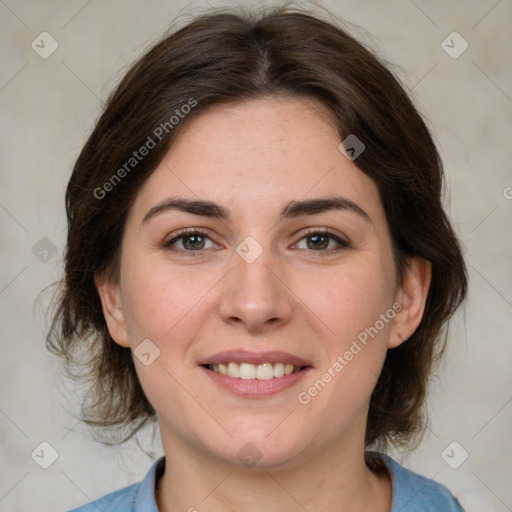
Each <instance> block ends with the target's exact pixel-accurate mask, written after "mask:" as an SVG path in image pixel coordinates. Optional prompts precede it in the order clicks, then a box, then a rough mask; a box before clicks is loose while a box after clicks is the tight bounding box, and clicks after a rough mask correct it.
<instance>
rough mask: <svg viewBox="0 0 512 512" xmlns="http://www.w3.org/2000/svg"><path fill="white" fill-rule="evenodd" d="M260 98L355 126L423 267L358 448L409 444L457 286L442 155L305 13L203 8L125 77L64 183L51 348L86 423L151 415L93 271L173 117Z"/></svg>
mask: <svg viewBox="0 0 512 512" xmlns="http://www.w3.org/2000/svg"><path fill="white" fill-rule="evenodd" d="M268 95H288V96H298V97H310V98H315V99H317V100H319V101H320V102H322V103H323V104H324V105H325V106H326V107H327V108H328V110H329V111H330V112H331V113H332V114H333V115H334V118H335V119H336V122H337V127H338V129H339V134H340V137H341V139H340V140H343V139H344V138H345V137H347V136H348V135H349V134H355V135H356V136H357V138H358V139H360V140H361V141H363V142H364V144H365V146H366V149H365V151H364V152H363V153H362V154H361V155H360V156H359V157H358V158H357V160H356V161H355V163H356V165H357V166H358V167H359V168H360V169H361V171H363V172H364V173H366V174H367V175H368V176H370V177H371V178H372V179H373V180H374V182H375V183H376V184H377V186H378V189H379V192H380V197H381V200H382V203H383V206H384V209H385V212H386V216H387V221H388V223H389V227H390V232H391V238H392V244H393V249H394V260H395V265H396V270H397V279H398V281H399V282H400V281H401V280H402V278H403V274H404V268H405V265H406V264H407V256H410V255H418V256H420V257H422V258H425V259H426V260H428V261H430V262H431V268H432V281H431V286H430V290H429V293H428V298H427V303H426V308H425V312H424V316H423V319H422V321H421V324H420V325H419V327H418V328H417V330H416V331H415V333H414V334H413V335H412V336H411V337H410V338H409V340H407V341H406V342H404V343H402V344H401V345H400V346H398V347H397V348H395V349H392V350H388V353H387V357H386V360H385V363H384V367H383V370H382V373H381V375H380V377H379V380H378V382H377V385H376V387H375V389H374V391H373V394H372V397H371V403H370V409H369V415H368V422H367V430H366V446H367V447H368V446H370V445H372V446H376V447H379V448H381V449H383V448H386V447H387V445H388V444H389V442H392V443H394V444H396V445H403V446H406V445H407V444H408V443H410V442H411V441H412V440H414V439H415V438H416V437H420V436H419V435H417V434H421V432H423V407H422V405H423V403H424V400H425V395H426V389H427V384H428V379H429V375H430V374H431V372H432V370H433V368H434V367H435V365H436V363H437V362H438V359H439V357H440V355H441V354H442V352H443V350H444V347H445V343H446V336H447V329H446V322H447V320H448V319H449V318H450V316H451V315H452V314H453V313H454V311H455V310H456V309H457V307H458V306H459V305H460V304H461V303H462V301H463V299H464V297H465V294H466V289H467V275H466V268H465V264H464V261H463V257H462V254H461V250H460V245H459V242H458V240H457V237H456V235H455V233H454V231H453V229H452V227H451V225H450V223H449V221H448V219H447V216H446V214H445V212H444V210H443V207H442V202H441V200H442V197H441V196H442V191H443V190H442V187H443V171H442V164H441V161H440V157H439V155H438V152H437V150H436V147H435V144H434V142H433V140H432V137H431V135H430V133H429V131H428V129H427V127H426V125H425V123H424V121H423V120H422V118H421V116H420V115H419V114H418V112H417V110H416V109H415V107H414V105H413V104H412V102H411V100H410V99H409V97H408V95H407V94H406V92H405V91H404V89H403V88H402V86H401V85H400V83H399V81H398V80H397V78H395V76H394V75H393V74H392V73H391V72H390V71H389V70H388V69H387V67H386V66H384V65H383V64H381V63H380V61H379V60H378V59H377V58H376V56H375V55H374V54H373V53H372V52H371V51H369V50H367V49H366V48H365V47H364V46H363V45H362V44H361V43H359V42H358V41H356V40H355V39H354V38H353V37H351V36H350V35H348V34H347V33H346V31H344V30H343V29H341V28H339V27H338V26H336V25H335V24H333V23H332V22H330V21H324V20H323V19H321V18H320V17H318V16H316V15H311V14H309V13H307V12H305V11H300V10H299V11H297V10H292V9H289V8H278V9H274V10H272V11H269V12H267V13H263V14H259V15H254V14H248V13H246V12H240V11H234V12H232V11H225V12H221V13H219V12H216V13H212V14H205V15H203V16H200V17H198V18H196V19H194V20H192V22H190V23H189V24H187V25H186V26H184V27H182V28H181V29H179V30H177V31H175V32H174V33H172V34H171V35H169V36H168V37H166V38H164V39H163V40H161V41H160V42H158V43H156V44H155V45H154V46H153V47H152V48H151V49H150V50H149V51H148V52H146V53H145V54H144V55H143V56H142V58H140V60H139V61H138V62H136V63H135V64H134V65H133V67H132V68H131V69H130V70H129V71H128V72H127V73H126V75H125V76H124V78H123V79H122V81H121V82H120V84H119V85H118V87H117V89H116V90H115V91H114V92H113V94H112V95H111V96H110V98H109V99H108V101H107V104H106V106H105V108H104V111H103V113H102V115H101V117H100V118H99V120H98V122H97V124H96V126H95V128H94V130H93V132H92V134H91V135H90V137H89V139H88V140H87V142H86V144H85V146H84V148H83V150H82V152H81V153H80V155H79V157H78V160H77V162H76V164H75V166H74V169H73V173H72V176H71V178H70V181H69V184H68V187H67V192H66V212H67V219H68V238H67V251H66V255H65V275H64V278H63V281H62V283H61V287H60V293H59V295H58V297H57V299H56V300H55V307H56V310H55V312H54V316H53V322H52V326H51V330H50V332H49V335H48V340H47V344H48V347H49V348H50V349H51V350H53V351H54V352H56V353H58V354H60V355H63V356H64V357H65V359H66V363H67V368H68V370H69V371H70V372H71V373H72V374H73V375H75V376H81V377H82V378H84V379H86V382H87V383H88V385H89V386H90V387H89V393H88V394H87V396H86V397H85V400H84V404H83V407H82V413H83V419H84V420H85V421H86V422H88V423H90V424H93V425H97V426H103V427H114V426H115V427H118V428H122V429H123V430H122V431H123V432H124V434H125V435H124V438H125V439H126V438H128V437H130V436H131V435H132V434H133V433H135V432H136V431H137V430H138V429H139V428H140V427H141V426H142V425H143V424H144V423H146V422H147V421H148V420H151V419H152V418H154V416H155V411H154V409H153V407H152V406H151V404H150V403H149V401H148V400H147V398H146V396H145V395H144V392H143V390H142V388H141V386H140V383H139V381H138V378H137V375H136V372H135V367H134V364H133V360H132V355H131V352H130V350H129V349H127V348H123V347H120V346H119V345H117V344H116V343H114V342H113V340H112V338H111V336H110V334H109V332H108V329H107V325H106V322H105V319H104V316H103V312H102V307H101V303H100V299H99V296H98V293H97V290H96V288H95V284H94V281H93V277H94V275H95V274H99V273H102V272H107V273H109V274H110V275H111V276H115V275H116V274H117V265H118V263H119V259H120V243H121V240H122V236H123V227H124V223H125V219H126V216H127V212H128V210H129V208H130V205H131V204H132V203H133V201H134V198H135V196H136V194H137V192H138V190H139V189H140V188H141V185H142V184H143V183H144V181H145V180H147V179H148V177H149V176H150V174H151V173H152V172H153V171H154V169H155V168H156V167H157V165H158V164H159V162H160V161H161V159H162V158H163V156H164V154H165V153H166V152H167V151H168V149H169V147H170V145H171V144H172V141H173V139H174V137H175V136H176V133H178V132H179V130H180V128H181V127H182V126H183V124H184V123H186V122H188V121H189V120H190V119H192V118H194V117H195V116H197V115H199V114H200V113H201V112H203V111H204V110H205V109H207V108H208V107H209V106H211V105H214V104H222V103H226V102H235V101H242V100H247V99H250V98H254V97H259V96H268ZM186 104H188V105H189V106H190V107H191V108H188V109H185V108H184V107H183V106H184V105H186ZM185 112H188V114H187V115H186V116H185V115H180V114H184V113H185ZM172 116H174V118H175V119H174V121H172V120H171V117H172ZM178 117H179V120H178V121H177V122H176V120H177V119H178ZM158 127H160V131H158V132H157V133H158V134H159V136H158V137H157V136H155V130H157V128H158ZM162 127H163V128H162ZM164 128H165V129H164ZM148 137H149V138H151V139H152V140H153V139H154V140H153V142H155V143H156V144H155V145H154V147H151V149H150V151H148V152H147V154H146V156H144V158H141V159H140V160H139V159H137V160H136V161H135V160H134V161H131V160H130V159H131V158H133V153H134V151H136V150H137V149H138V148H141V147H143V146H145V145H146V146H149V145H150V144H149V139H148ZM156 139H158V140H156ZM127 162H130V165H129V166H127ZM132 164H133V165H132ZM121 169H124V171H125V172H122V171H121ZM116 176H117V177H116ZM108 183H110V185H109V184H108Z"/></svg>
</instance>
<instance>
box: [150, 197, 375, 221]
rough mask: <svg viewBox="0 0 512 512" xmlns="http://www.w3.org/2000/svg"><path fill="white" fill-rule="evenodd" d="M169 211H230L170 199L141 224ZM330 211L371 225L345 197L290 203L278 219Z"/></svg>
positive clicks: (214, 214)
mask: <svg viewBox="0 0 512 512" xmlns="http://www.w3.org/2000/svg"><path fill="white" fill-rule="evenodd" d="M170 210H178V211H181V212H185V213H191V214H193V215H200V216H202V217H211V218H215V219H222V220H228V219H229V218H230V217H231V215H230V211H229V210H228V209H227V208H224V207H223V206H220V205H218V204H216V203H214V202H212V201H203V200H199V199H184V198H174V197H170V198H167V199H165V200H164V201H162V202H160V203H158V204H157V205H155V206H153V207H152V208H150V209H149V210H148V212H147V213H146V215H145V216H144V218H143V219H142V224H145V223H147V222H148V221H149V220H150V219H152V218H153V217H155V216H156V215H158V214H160V213H163V212H167V211H170ZM330 210H346V211H350V212H353V213H356V214H357V215H359V216H360V217H362V218H363V219H364V220H365V221H367V222H369V223H370V224H371V223H372V220H371V218H370V216H369V215H368V214H367V213H366V212H365V211H364V210H363V209H362V208H361V207H360V206H359V205H358V204H356V203H354V201H351V200H350V199H347V198H345V197H327V198H320V199H307V200H305V201H290V202H289V203H287V204H286V205H285V206H284V208H283V209H282V210H281V214H280V219H281V220H283V219H287V218H294V217H300V216H303V215H316V214H318V213H323V212H327V211H330Z"/></svg>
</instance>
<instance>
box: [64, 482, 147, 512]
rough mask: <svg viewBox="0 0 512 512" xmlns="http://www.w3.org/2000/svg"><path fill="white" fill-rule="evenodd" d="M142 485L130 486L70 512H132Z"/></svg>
mask: <svg viewBox="0 0 512 512" xmlns="http://www.w3.org/2000/svg"><path fill="white" fill-rule="evenodd" d="M140 485H141V484H134V485H130V486H129V487H125V488H124V489H120V490H119V491H116V492H113V493H111V494H107V495H106V496H103V497H102V498H99V499H98V500H95V501H93V502H91V503H88V504H87V505H83V506H82V507H79V508H74V509H73V510H70V511H69V512H98V510H101V511H102V512H114V511H116V510H126V511H131V510H133V508H134V505H135V499H136V497H137V493H138V491H139V488H140Z"/></svg>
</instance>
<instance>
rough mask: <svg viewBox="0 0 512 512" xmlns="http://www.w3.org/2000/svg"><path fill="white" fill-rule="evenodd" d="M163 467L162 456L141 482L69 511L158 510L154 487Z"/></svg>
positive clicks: (135, 511) (146, 511)
mask: <svg viewBox="0 0 512 512" xmlns="http://www.w3.org/2000/svg"><path fill="white" fill-rule="evenodd" d="M164 469H165V458H164V457H162V458H161V459H158V460H157V461H156V462H155V463H154V464H153V465H152V466H151V468H150V470H149V471H148V473H147V474H146V476H145V478H144V480H143V481H142V482H140V483H138V484H134V485H130V486H129V487H125V488H124V489H120V490H119V491H115V492H113V493H110V494H107V495H106V496H103V497H102V498H99V499H97V500H95V501H91V502H90V503H88V504H86V505H83V506H82V507H79V508H75V509H73V510H70V511H69V512H98V511H100V510H101V512H119V511H121V510H122V511H123V512H158V509H157V506H156V501H155V488H156V483H157V481H158V478H159V477H160V476H161V475H162V473H163V471H164Z"/></svg>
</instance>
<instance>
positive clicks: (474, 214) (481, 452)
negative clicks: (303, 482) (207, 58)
mask: <svg viewBox="0 0 512 512" xmlns="http://www.w3.org/2000/svg"><path fill="white" fill-rule="evenodd" d="M205 5H206V3H201V2H196V3H195V4H194V6H192V7H191V6H190V5H189V4H187V2H185V1H172V2H171V1H165V0H153V1H152V2H143V1H142V0H139V1H137V0H125V1H120V0H109V1H108V2H101V1H98V0H93V1H91V2H87V1H86V0H74V1H69V0H66V1H65V0H49V1H47V2H34V1H30V0H5V2H4V1H2V2H0V40H1V46H0V47H1V52H2V66H1V68H0V109H1V112H2V116H1V121H0V135H1V136H0V147H1V151H0V172H1V187H0V221H1V233H2V237H1V239H0V244H1V248H2V264H1V267H0V307H1V309H0V312H1V313H0V314H1V316H2V325H3V328H2V342H1V343H2V344H1V348H2V350H1V357H0V370H1V371H0V434H1V438H2V448H1V452H2V456H1V460H2V466H1V469H0V511H9V512H13V511H24V512H26V511H27V510H37V511H39V512H50V511H57V510H63V509H67V508H70V507H72V506H76V505H78V504H81V503H83V502H85V501H87V496H88V497H91V498H94V497H97V496H99V495H100V494H103V493H106V492H109V491H111V490H113V489H114V488H119V487H121V486H123V485H125V484H128V483H131V482H134V481H137V480H139V479H140V478H141V476H142V475H143V474H144V473H145V472H146V470H147V467H148V466H149V463H150V459H149V458H148V457H146V456H145V455H144V454H141V453H140V451H138V450H137V449H136V448H134V447H133V446H129V447H125V448H123V449H112V448H105V447H102V446H100V445H98V444H96V443H94V442H93V441H92V440H91V439H90V436H88V434H87V429H86V428H84V427H82V426H81V425H76V420H74V419H73V417H72V416H71V415H70V414H69V413H68V412H66V410H65V408H64V405H63V404H65V403H66V402H65V401H64V399H63V396H62V395H63V385H62V381H61V380H59V378H58V377H57V375H58V372H57V368H58V362H57V361H56V360H55V358H54V357H52V356H50V355H48V354H47V352H46V350H45V348H44V337H45V329H46V324H45V319H44V315H43V312H41V311H40V310H38V309H34V300H35V298H36V296H37V294H38V293H39V292H40V291H41V289H42V288H43V287H44V286H46V285H47V284H49V283H50V282H52V281H53V280H55V278H56V277H57V276H58V275H59V272H60V268H61V264H62V255H63V249H64V241H65V240H64V231H63V230H64V229H65V217H64V209H63V194H64V189H65V185H66V182H67V179H68V177H69V174H70V169H71V166H72V164H73V160H74V158H76V156H77V153H78V151H79V149H80V147H81V145H82V144H83V142H84V140H85V137H86V136H87V134H88V132H89V131H90V129H91V127H92V123H93V121H94V119H95V118H96V116H97V115H98V112H99V108H100V103H101V101H102V100H104V99H105V98H106V95H107V94H108V92H109V91H110V89H111V86H112V84H113V83H114V82H115V80H116V78H117V77H119V75H120V73H122V71H123V69H125V67H126V66H127V65H128V64H129V63H130V62H131V61H132V59H133V58H134V57H135V56H137V55H138V54H140V52H141V51H142V50H143V49H144V48H145V47H146V46H147V44H149V42H150V41H151V40H152V39H153V38H154V37H156V36H158V35H159V34H161V33H162V32H163V31H164V30H165V29H166V27H167V26H168V24H169V21H170V20H172V19H173V18H174V17H175V16H176V14H177V13H178V12H180V11H181V10H182V9H185V12H186V13H191V12H195V11H197V10H200V9H201V8H202V7H204V6H205ZM215 5H217V4H215ZM322 5H325V6H326V7H328V8H329V9H330V10H331V11H332V12H334V13H335V14H336V15H337V16H339V17H341V18H345V19H346V20H348V21H350V22H353V23H355V24H357V25H359V26H360V27H363V28H364V29H366V30H367V31H369V32H370V33H371V34H373V37H372V38H371V40H370V38H369V37H370V36H369V35H365V31H364V30H363V29H361V30H355V34H356V35H358V36H359V37H360V38H363V39H366V40H367V41H369V42H371V44H373V46H374V47H375V48H377V50H378V51H379V52H380V53H381V54H382V55H383V56H384V57H385V58H386V59H387V60H389V61H390V62H393V63H395V64H397V65H398V66H400V68H401V70H400V71H399V73H400V75H401V76H402V77H403V80H404V81H405V83H406V84H407V85H408V86H409V87H410V88H411V90H412V93H413V95H414V97H415V98H416V101H417V102H418V104H419V106H420V108H421V109H422V111H423V112H424V114H425V115H426V117H427V118H428V119H429V122H430V125H431V127H432V129H433V130H434V132H435V134H436V137H437V140H438V143H439V146H440V148H441V150H442V154H443V156H444V159H445V165H446V172H447V183H448V189H449V192H450V194H451V198H450V199H449V201H447V205H448V208H449V211H450V215H451V218H452V220H453V222H454V224H455V226H456V229H457V231H458V233H459V235H460V237H461V238H462V240H463V241H464V244H465V248H466V257H467V261H468V267H469V272H470V295H469V299H468V301H467V304H466V307H465V310H464V311H461V312H460V314H459V315H458V316H457V318H456V319H455V321H454V323H453V328H452V336H451V341H450V349H449V352H448V354H447V358H446V361H445V363H444V365H443V368H442V371H441V372H440V378H439V379H438V380H436V381H435V383H434V384H433V393H432V399H431V400H430V402H429V410H430V413H431V414H430V417H431V433H430V434H429V436H428V437H427V438H426V439H425V442H424V444H423V445H422V447H421V448H420V449H419V450H417V451H416V452H415V453H414V454H413V455H411V456H409V457H404V458H403V459H402V460H403V462H404V463H405V464H406V465H408V466H409V467H411V468H413V469H415V470H417V471H419V472H421V473H422V474H424V475H426V476H429V477H433V478H435V479H436V480H439V481H441V482H443V483H445V484H446V485H448V486H449V487H450V489H451V490H452V492H453V493H454V494H456V495H458V496H459V497H460V499H461V501H462V503H463V504H464V505H465V507H466V510H467V511H468V512H490V511H496V512H505V511H507V510H512V486H511V485H510V483H511V477H512V470H511V463H510V460H511V459H512V441H511V439H510V432H511V424H512V376H511V371H510V368H511V363H512V337H511V334H510V332H511V327H512V323H511V318H512V314H511V313H512V271H511V259H512V258H511V253H512V251H511V249H512V236H511V232H510V218H511V215H512V188H511V187H512V172H511V163H510V161H511V158H510V134H511V129H510V128H511V127H510V124H511V123H510V121H511V118H512V67H511V52H510V48H512V29H511V28H510V27H511V26H512V3H511V2H510V1H507V0H502V1H496V0H485V1H477V0H473V1H463V0H460V1H450V2H445V1H441V0H435V1H430V2H427V1H422V0H415V1H414V2H413V1H412V0H393V1H390V2H360V1H358V0H346V1H334V0H333V1H331V2H322ZM43 31H46V32H48V33H49V34H51V36H52V37H53V38H54V39H55V40H56V41H57V42H58V49H57V50H56V51H55V52H54V53H53V54H52V55H50V56H49V57H48V58H47V59H43V58H41V57H40V56H39V55H38V54H37V53H36V52H35V51H34V50H33V49H32V48H31V43H32V41H33V40H36V43H37V42H38V41H39V43H38V44H39V45H40V47H39V49H38V50H39V51H40V52H43V51H48V50H49V49H51V41H50V40H49V39H45V42H44V48H41V46H42V43H41V42H40V38H38V39H36V37H37V36H39V34H41V32H43ZM453 31H456V32H458V33H460V35H461V36H462V37H463V38H464V40H465V41H467V43H468V45H469V46H468V48H467V50H466V51H465V52H464V53H463V54H462V55H460V57H458V58H452V57H451V56H450V55H449V54H448V53H446V52H445V50H444V49H443V48H442V46H441V43H442V41H443V40H445V38H446V37H447V36H448V35H449V34H451V33H452V32H453ZM451 39H453V37H451V38H448V44H449V45H451V46H453V47H454V48H452V49H450V51H451V52H452V54H453V52H455V51H457V50H458V49H460V48H462V46H461V44H462V43H463V42H462V40H457V39H454V43H453V44H452V43H451V42H450V41H451ZM43 238H47V239H48V240H49V241H50V242H48V240H43V241H40V240H41V239H43ZM36 244H39V245H36ZM35 245H36V248H37V249H38V251H36V252H39V258H43V259H44V257H46V258H50V257H51V259H50V260H49V261H48V262H46V263H45V262H43V261H40V259H38V258H37V257H36V256H35V255H34V254H33V247H34V246H35ZM54 249H55V250H56V251H57V253H56V254H55V255H53V256H52V250H54ZM44 250H46V251H48V252H47V253H45V252H44ZM42 251H43V252H42ZM43 311H44V310H43ZM73 427H74V428H73ZM70 429H72V430H70ZM42 441H46V442H48V443H50V445H51V446H52V447H54V449H56V451H57V452H58V459H57V460H56V461H55V463H54V464H52V465H51V466H50V467H49V468H48V469H46V470H44V469H42V468H40V467H39V466H38V465H36V463H35V462H34V461H33V460H32V459H31V452H32V451H33V450H34V449H35V448H36V447H37V446H38V445H39V444H40V443H41V442H42ZM453 441H456V442H457V443H459V444H460V446H461V447H463V449H464V450H466V451H467V452H468V453H469V458H468V459H467V460H466V461H465V462H464V463H463V464H462V465H461V466H460V467H459V468H458V469H452V468H451V467H449V466H448V465H447V463H446V462H445V461H444V460H443V458H442V457H441V453H442V452H443V450H444V449H445V448H446V447H447V446H448V445H450V443H452V442H453ZM156 445H157V446H156V448H155V450H156V451H158V443H156ZM146 446H150V443H146ZM43 450H45V448H44V447H43ZM457 450H460V448H456V451H455V452H453V453H454V454H455V456H456V457H459V452H457ZM39 453H40V452H39ZM49 453H50V452H49V449H48V448H46V452H45V457H48V454H49Z"/></svg>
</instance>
